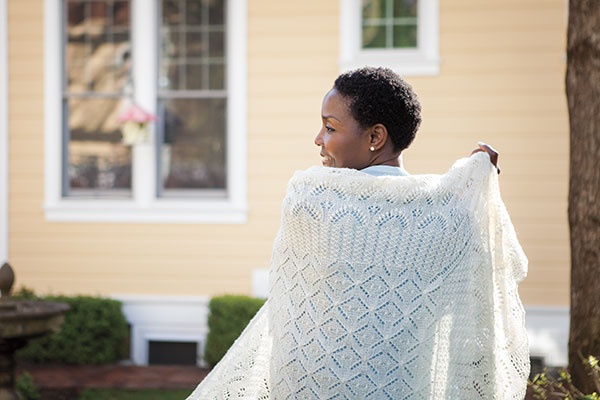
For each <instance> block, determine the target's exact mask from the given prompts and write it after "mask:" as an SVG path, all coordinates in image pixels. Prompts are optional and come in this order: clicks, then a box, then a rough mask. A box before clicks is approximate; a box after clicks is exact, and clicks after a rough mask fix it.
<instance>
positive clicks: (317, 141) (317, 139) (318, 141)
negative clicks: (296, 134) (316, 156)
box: [315, 129, 323, 146]
mask: <svg viewBox="0 0 600 400" xmlns="http://www.w3.org/2000/svg"><path fill="white" fill-rule="evenodd" d="M315 144H316V145H317V146H322V145H323V130H322V129H321V130H320V131H319V133H317V136H315Z"/></svg>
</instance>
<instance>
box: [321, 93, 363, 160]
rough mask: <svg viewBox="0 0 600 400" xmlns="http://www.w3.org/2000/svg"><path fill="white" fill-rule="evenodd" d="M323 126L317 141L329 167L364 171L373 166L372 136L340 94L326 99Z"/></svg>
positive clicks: (323, 158)
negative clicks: (352, 113)
mask: <svg viewBox="0 0 600 400" xmlns="http://www.w3.org/2000/svg"><path fill="white" fill-rule="evenodd" d="M321 119H322V123H323V124H322V126H321V130H320V131H319V133H318V135H317V136H316V137H315V144H316V145H317V146H320V147H321V157H322V163H323V165H324V166H326V167H336V168H354V169H363V168H365V167H367V166H368V165H369V163H370V157H371V154H370V153H371V152H370V150H369V147H370V146H371V145H370V135H369V133H368V130H366V129H362V128H361V127H360V125H359V124H358V122H357V121H356V120H355V119H354V118H353V117H352V115H351V114H350V109H349V108H348V102H347V100H346V99H345V98H344V97H343V96H342V95H341V94H340V93H339V92H338V91H337V90H336V89H331V90H330V91H329V92H327V94H326V95H325V98H324V99H323V104H322V107H321Z"/></svg>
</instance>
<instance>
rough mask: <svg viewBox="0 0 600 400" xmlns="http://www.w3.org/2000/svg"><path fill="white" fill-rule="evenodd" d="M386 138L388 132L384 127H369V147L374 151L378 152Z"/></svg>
mask: <svg viewBox="0 0 600 400" xmlns="http://www.w3.org/2000/svg"><path fill="white" fill-rule="evenodd" d="M387 138H388V131H387V128H386V127H385V125H383V124H375V125H373V126H372V127H371V134H370V137H369V139H370V145H371V146H372V147H373V148H374V151H375V150H380V149H381V148H383V146H384V145H385V142H386V141H387Z"/></svg>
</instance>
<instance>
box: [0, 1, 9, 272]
mask: <svg viewBox="0 0 600 400" xmlns="http://www.w3.org/2000/svg"><path fill="white" fill-rule="evenodd" d="M6 2H7V0H0V265H2V264H4V262H5V261H8V32H7V25H8V13H7V7H6Z"/></svg>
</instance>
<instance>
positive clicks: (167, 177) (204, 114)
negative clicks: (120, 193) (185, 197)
mask: <svg viewBox="0 0 600 400" xmlns="http://www.w3.org/2000/svg"><path fill="white" fill-rule="evenodd" d="M164 109H165V113H164V116H163V118H161V121H164V140H163V142H164V145H163V149H162V152H161V158H162V160H161V172H162V174H161V178H162V184H163V188H164V189H165V190H166V191H168V190H169V189H225V185H226V181H225V179H226V172H227V171H226V165H225V160H226V145H227V143H226V142H225V132H226V131H225V129H226V126H225V115H226V100H225V99H177V100H167V101H166V102H165V104H164Z"/></svg>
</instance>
